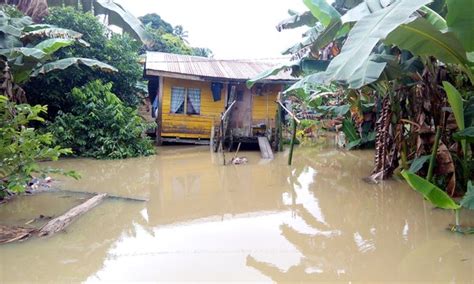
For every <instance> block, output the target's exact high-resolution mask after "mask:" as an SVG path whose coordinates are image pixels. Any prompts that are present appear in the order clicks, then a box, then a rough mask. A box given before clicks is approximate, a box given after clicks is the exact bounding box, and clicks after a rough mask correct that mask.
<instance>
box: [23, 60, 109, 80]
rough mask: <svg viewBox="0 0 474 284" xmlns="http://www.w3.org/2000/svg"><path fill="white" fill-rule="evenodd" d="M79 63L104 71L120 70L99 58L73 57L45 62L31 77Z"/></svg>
mask: <svg viewBox="0 0 474 284" xmlns="http://www.w3.org/2000/svg"><path fill="white" fill-rule="evenodd" d="M77 65H84V66H87V67H90V68H97V69H100V70H101V71H104V72H117V71H118V70H117V69H116V68H115V67H113V66H110V65H109V64H106V63H103V62H100V61H97V60H93V59H88V58H77V57H71V58H66V59H60V60H57V61H53V62H50V63H46V64H44V65H43V66H41V67H40V68H38V69H36V70H35V71H34V72H33V73H32V75H31V77H36V76H38V75H40V74H46V73H49V72H52V71H57V70H64V69H67V68H69V67H71V66H77Z"/></svg>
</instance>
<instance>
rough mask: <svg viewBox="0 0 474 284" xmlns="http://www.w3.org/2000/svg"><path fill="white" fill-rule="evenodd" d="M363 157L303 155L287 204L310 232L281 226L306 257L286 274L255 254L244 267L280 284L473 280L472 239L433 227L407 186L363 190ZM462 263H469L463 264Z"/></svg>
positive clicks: (395, 184)
mask: <svg viewBox="0 0 474 284" xmlns="http://www.w3.org/2000/svg"><path fill="white" fill-rule="evenodd" d="M359 154H361V153H358V154H356V155H353V154H350V153H339V152H336V151H329V152H325V153H324V154H323V155H321V154H319V153H314V155H312V157H313V158H311V159H308V158H307V157H308V156H309V155H302V156H298V157H299V161H298V162H299V163H297V165H298V166H296V168H295V170H294V171H293V172H292V174H291V175H290V177H289V178H288V181H289V183H291V184H292V186H291V188H292V189H293V191H292V193H291V194H290V197H286V199H291V200H292V203H291V205H289V207H290V208H291V211H292V212H293V214H294V215H295V217H296V218H301V219H302V220H304V222H305V226H304V227H297V226H294V224H291V223H282V224H281V225H280V234H281V235H282V236H284V237H285V238H286V239H287V241H288V242H290V243H292V244H293V245H294V246H295V247H296V248H297V249H298V250H299V251H300V252H301V254H302V257H301V259H300V260H299V262H298V263H297V264H295V265H293V266H291V267H290V268H287V269H282V268H280V267H278V266H277V265H276V264H274V263H273V262H268V261H261V260H259V259H258V257H254V256H253V255H252V254H249V255H248V257H247V259H246V264H247V265H248V266H249V267H252V268H254V269H257V270H258V271H260V272H261V273H262V274H264V275H266V276H268V277H269V278H271V279H272V280H273V281H276V282H288V281H309V282H316V281H335V280H337V281H384V280H385V281H386V280H392V281H394V280H395V281H428V280H438V281H439V280H441V281H461V282H463V281H472V280H474V279H473V272H472V271H473V270H472V268H473V264H472V254H473V252H474V250H473V248H474V243H473V240H472V239H468V238H462V237H461V238H459V237H457V236H452V235H451V236H450V235H449V233H447V232H443V231H442V228H443V227H442V226H443V225H442V223H441V224H439V223H437V224H436V225H432V224H430V221H431V220H430V219H432V218H428V217H427V212H426V210H420V209H423V206H425V205H426V204H423V202H422V201H420V199H419V198H416V197H417V196H416V195H414V194H413V192H411V191H408V189H407V188H406V187H405V186H404V185H403V184H400V183H399V182H397V181H390V182H386V183H385V184H382V185H377V186H375V185H368V184H365V183H364V182H363V181H362V180H361V177H362V176H363V175H361V174H363V173H362V172H361V171H360V170H361V169H367V168H368V165H367V163H368V160H366V159H360V158H359V157H360V156H359V157H358V155H359ZM400 191H402V192H403V193H402V194H401V193H400ZM425 209H426V208H425ZM427 210H428V212H429V213H428V215H430V216H429V217H431V215H436V216H433V217H434V218H433V219H435V218H441V219H446V218H443V217H442V215H443V214H444V213H446V212H442V211H433V210H432V209H431V208H428V209H427ZM448 215H449V214H448ZM444 217H446V216H444ZM469 217H471V218H472V217H473V215H472V214H468V217H467V219H469ZM446 224H447V223H446ZM436 226H441V227H436ZM310 231H312V232H310ZM434 236H436V237H434ZM440 236H442V238H441V239H437V240H432V238H433V237H434V238H439V237H440ZM432 243H434V244H436V245H435V246H431V245H430V246H429V249H427V248H425V246H426V245H427V244H432ZM462 248H464V250H463V249H462ZM466 249H467V251H466ZM464 257H465V258H466V259H469V261H470V263H461V259H463V258H464ZM447 259H449V260H447ZM454 259H457V261H455V260H454ZM450 261H454V262H455V263H456V265H452V263H450ZM437 262H438V263H437Z"/></svg>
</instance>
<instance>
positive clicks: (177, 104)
mask: <svg viewBox="0 0 474 284" xmlns="http://www.w3.org/2000/svg"><path fill="white" fill-rule="evenodd" d="M185 94H186V90H185V89H184V88H181V87H172V88H171V113H184V96H185Z"/></svg>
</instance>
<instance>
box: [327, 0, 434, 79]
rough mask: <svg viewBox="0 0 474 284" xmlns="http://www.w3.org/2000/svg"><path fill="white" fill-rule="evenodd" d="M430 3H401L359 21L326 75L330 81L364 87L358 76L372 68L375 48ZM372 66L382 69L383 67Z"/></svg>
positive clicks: (415, 0)
mask: <svg viewBox="0 0 474 284" xmlns="http://www.w3.org/2000/svg"><path fill="white" fill-rule="evenodd" d="M428 2H430V0H400V1H397V2H395V3H393V4H392V5H390V6H388V7H386V8H384V9H381V10H378V11H376V12H374V13H372V14H370V15H367V16H365V17H363V18H362V19H361V20H359V21H358V22H357V23H356V24H355V25H354V27H353V28H352V30H351V31H350V32H349V35H348V38H347V40H346V42H345V44H344V46H343V47H342V50H341V53H340V54H339V55H338V56H336V57H335V58H334V59H333V60H332V61H331V63H330V64H329V67H328V69H327V71H326V74H327V77H328V79H329V80H331V81H341V82H346V83H347V84H349V85H353V86H358V85H360V83H359V82H360V77H359V78H357V76H356V75H357V72H359V71H360V70H363V69H364V68H365V67H364V66H370V65H372V64H370V63H368V61H370V55H371V53H372V50H373V49H374V47H375V46H376V45H377V44H378V43H379V41H380V40H383V39H385V37H386V36H387V35H388V34H389V33H390V32H392V31H393V30H395V29H397V27H399V26H400V25H401V24H403V23H406V22H407V21H409V20H410V19H411V16H412V14H413V13H414V12H415V11H417V10H418V9H419V8H420V7H422V6H423V5H425V4H427V3H428ZM372 66H375V67H378V69H377V68H376V69H377V70H380V69H381V68H380V65H379V66H377V65H372ZM371 68H373V67H371ZM354 78H355V80H354ZM358 81H359V82H358Z"/></svg>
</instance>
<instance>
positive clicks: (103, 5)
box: [94, 0, 153, 45]
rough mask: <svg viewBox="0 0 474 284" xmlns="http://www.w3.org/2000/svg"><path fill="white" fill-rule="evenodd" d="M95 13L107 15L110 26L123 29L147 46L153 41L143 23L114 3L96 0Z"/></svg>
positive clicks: (106, 0) (109, 0)
mask: <svg viewBox="0 0 474 284" xmlns="http://www.w3.org/2000/svg"><path fill="white" fill-rule="evenodd" d="M94 13H95V14H96V15H107V19H108V21H109V24H110V25H115V26H118V27H120V28H122V29H123V30H124V32H126V33H129V34H130V35H131V36H132V37H133V38H135V39H137V40H140V41H141V42H142V43H143V44H145V45H149V44H151V43H152V41H153V39H152V38H151V36H150V35H149V34H148V33H147V32H146V30H145V26H144V25H143V23H142V22H140V20H138V19H137V18H136V17H135V16H133V15H132V14H131V13H130V12H129V11H127V10H126V9H125V8H123V7H122V6H121V5H120V4H118V3H115V2H114V1H111V0H95V1H94Z"/></svg>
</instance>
